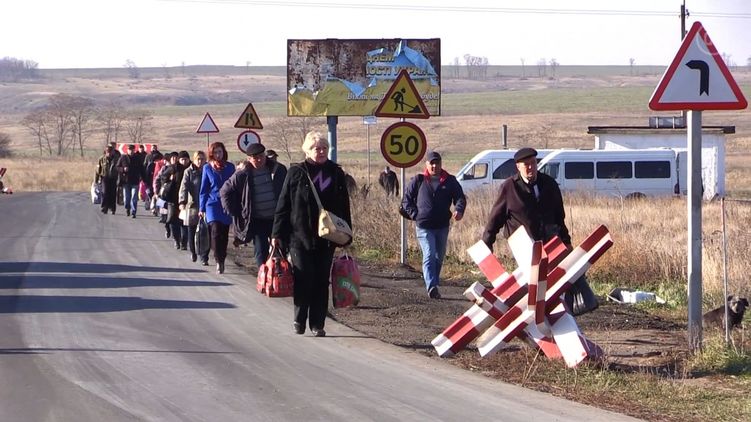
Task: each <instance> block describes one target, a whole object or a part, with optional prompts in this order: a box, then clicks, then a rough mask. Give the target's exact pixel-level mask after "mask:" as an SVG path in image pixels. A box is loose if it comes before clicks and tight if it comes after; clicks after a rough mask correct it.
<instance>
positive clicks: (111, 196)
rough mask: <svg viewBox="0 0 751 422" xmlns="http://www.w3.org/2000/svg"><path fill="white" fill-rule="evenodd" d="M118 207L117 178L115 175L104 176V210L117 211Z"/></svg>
mask: <svg viewBox="0 0 751 422" xmlns="http://www.w3.org/2000/svg"><path fill="white" fill-rule="evenodd" d="M115 208H117V179H116V178H114V177H103V178H102V211H104V212H107V211H109V210H112V211H113V212H114V211H115Z"/></svg>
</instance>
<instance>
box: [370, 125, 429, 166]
mask: <svg viewBox="0 0 751 422" xmlns="http://www.w3.org/2000/svg"><path fill="white" fill-rule="evenodd" d="M427 147H428V145H427V143H426V141H425V134H424V133H423V131H422V129H420V128H419V127H417V126H416V125H415V124H413V123H409V122H398V123H394V124H393V125H391V126H389V127H388V128H387V129H386V131H384V132H383V136H381V153H382V154H383V158H385V159H386V161H388V162H389V163H390V164H392V165H393V166H394V167H397V168H407V167H412V166H414V165H415V164H417V163H419V162H420V160H422V157H423V156H425V151H426V150H427Z"/></svg>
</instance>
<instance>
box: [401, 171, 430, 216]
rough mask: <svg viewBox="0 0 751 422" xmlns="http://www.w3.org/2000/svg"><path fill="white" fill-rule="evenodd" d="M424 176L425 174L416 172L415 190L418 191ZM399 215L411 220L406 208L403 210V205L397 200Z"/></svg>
mask: <svg viewBox="0 0 751 422" xmlns="http://www.w3.org/2000/svg"><path fill="white" fill-rule="evenodd" d="M424 178H425V176H423V175H422V174H418V175H417V183H416V184H415V190H417V191H418V192H419V191H420V186H421V185H422V180H423V179H424ZM399 215H401V216H402V217H404V218H406V219H407V220H411V219H412V217H411V216H410V215H409V213H407V210H405V209H404V207H403V206H402V203H401V202H399Z"/></svg>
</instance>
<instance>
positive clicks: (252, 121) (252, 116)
mask: <svg viewBox="0 0 751 422" xmlns="http://www.w3.org/2000/svg"><path fill="white" fill-rule="evenodd" d="M235 127H236V128H238V129H246V130H244V131H242V132H240V135H238V136H237V148H238V149H239V150H240V151H242V152H243V153H244V154H247V153H248V147H249V146H251V145H252V144H260V143H261V135H259V134H258V133H257V132H255V131H253V130H251V129H263V124H261V119H259V118H258V113H256V110H255V108H253V103H248V105H247V106H245V110H243V112H242V113H240V116H239V117H238V118H237V121H236V122H235Z"/></svg>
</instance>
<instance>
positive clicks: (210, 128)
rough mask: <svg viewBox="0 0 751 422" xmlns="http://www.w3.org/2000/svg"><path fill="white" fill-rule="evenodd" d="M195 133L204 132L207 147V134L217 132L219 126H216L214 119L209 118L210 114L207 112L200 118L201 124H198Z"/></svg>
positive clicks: (208, 142)
mask: <svg viewBox="0 0 751 422" xmlns="http://www.w3.org/2000/svg"><path fill="white" fill-rule="evenodd" d="M196 133H205V134H206V147H207V148H208V146H209V144H210V141H209V135H210V134H212V133H219V128H218V127H217V126H216V123H214V119H212V118H211V115H210V114H209V113H208V112H207V113H206V115H205V116H203V120H201V124H200V125H198V129H197V130H196Z"/></svg>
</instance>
